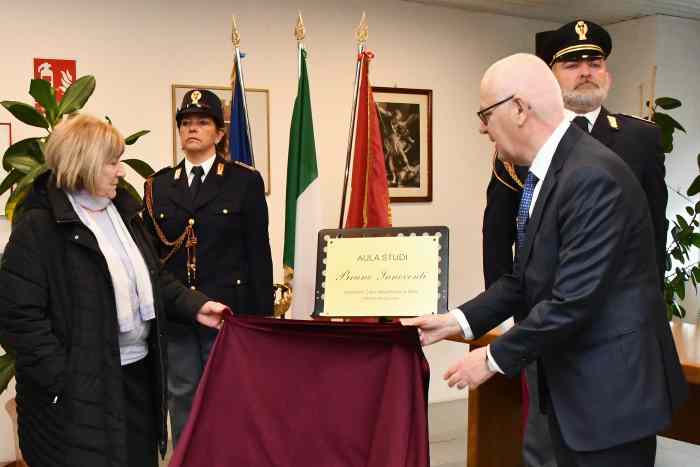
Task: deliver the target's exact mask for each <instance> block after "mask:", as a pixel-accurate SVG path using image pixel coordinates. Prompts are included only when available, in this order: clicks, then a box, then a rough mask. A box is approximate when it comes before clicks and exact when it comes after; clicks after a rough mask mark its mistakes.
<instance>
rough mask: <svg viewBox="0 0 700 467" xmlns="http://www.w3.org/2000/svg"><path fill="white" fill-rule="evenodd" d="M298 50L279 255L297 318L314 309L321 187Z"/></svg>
mask: <svg viewBox="0 0 700 467" xmlns="http://www.w3.org/2000/svg"><path fill="white" fill-rule="evenodd" d="M299 53H300V54H301V55H300V57H299V59H300V65H301V66H300V73H299V87H298V89H297V98H296V100H295V101H294V112H293V114H292V126H291V130H290V134H289V157H288V161H287V198H286V208H285V219H284V255H283V261H284V272H285V282H290V283H291V285H292V287H293V299H292V306H291V309H290V314H291V317H292V318H297V319H298V318H304V317H308V316H309V315H311V313H312V312H313V310H314V290H315V280H316V245H317V236H318V231H319V230H320V229H321V190H320V185H319V183H320V182H319V179H318V165H317V164H316V144H315V142H314V124H313V119H312V117H311V96H310V94H309V77H308V74H307V70H306V50H304V49H303V48H300V50H299Z"/></svg>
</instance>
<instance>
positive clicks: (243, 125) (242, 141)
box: [228, 64, 255, 166]
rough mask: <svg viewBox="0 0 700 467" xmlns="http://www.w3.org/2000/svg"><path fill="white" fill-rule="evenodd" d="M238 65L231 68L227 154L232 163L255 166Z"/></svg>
mask: <svg viewBox="0 0 700 467" xmlns="http://www.w3.org/2000/svg"><path fill="white" fill-rule="evenodd" d="M240 70H241V68H240V65H239V66H235V64H234V68H233V79H232V80H231V81H232V83H231V86H232V87H233V93H232V94H233V99H232V101H231V125H230V127H229V133H228V153H229V155H230V156H231V160H232V161H240V162H243V163H244V164H248V165H252V166H255V160H253V151H252V148H251V147H250V141H249V140H248V119H247V118H246V117H247V116H246V111H247V109H246V108H245V106H244V105H243V86H242V84H241V81H242V80H241V73H240Z"/></svg>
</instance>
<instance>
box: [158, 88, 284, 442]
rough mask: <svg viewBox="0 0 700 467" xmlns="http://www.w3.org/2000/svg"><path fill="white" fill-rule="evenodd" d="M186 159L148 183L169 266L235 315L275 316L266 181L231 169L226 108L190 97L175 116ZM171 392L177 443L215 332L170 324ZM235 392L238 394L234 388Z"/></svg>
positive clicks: (235, 166)
mask: <svg viewBox="0 0 700 467" xmlns="http://www.w3.org/2000/svg"><path fill="white" fill-rule="evenodd" d="M175 119H176V121H177V126H178V130H179V135H180V144H181V146H182V149H183V151H184V153H185V159H184V160H183V161H181V162H180V163H179V164H178V165H177V166H175V167H167V168H165V169H163V170H160V171H159V172H157V173H156V174H154V175H153V177H152V178H150V179H149V180H147V181H146V186H145V190H144V192H145V199H146V207H147V215H146V218H147V220H148V221H149V225H150V226H151V228H152V230H153V232H154V234H155V235H156V237H157V238H158V246H159V249H160V255H161V259H162V260H163V261H164V263H165V267H166V268H167V269H168V270H169V271H170V272H171V273H173V274H174V275H175V276H176V277H177V278H178V279H179V280H180V281H182V282H183V283H184V284H186V285H188V286H190V287H191V288H193V289H198V290H201V291H202V292H204V293H205V294H206V295H207V296H209V297H211V298H212V300H218V301H220V302H222V303H225V304H226V305H228V306H230V307H231V309H232V310H233V312H234V313H235V314H252V315H272V307H273V296H272V257H271V254H270V241H269V236H268V213H267V203H266V201H265V190H264V186H263V181H262V178H261V177H260V174H259V173H258V172H257V171H256V170H255V169H254V168H252V167H249V166H247V165H245V164H242V163H240V162H233V163H232V162H229V161H228V160H226V159H224V157H223V156H222V155H221V153H219V154H217V145H218V144H220V143H221V142H222V139H223V138H224V134H225V132H224V128H225V126H224V117H223V112H222V107H221V101H220V100H219V98H218V97H217V96H216V95H215V94H214V93H212V92H211V91H208V90H205V89H194V90H191V91H189V92H187V93H186V94H185V96H184V98H183V100H182V106H181V108H180V109H179V110H178V111H177V114H176V116H175ZM168 330H169V333H170V335H169V345H168V358H169V361H170V369H169V372H168V390H169V398H170V417H171V425H172V429H173V440H177V439H178V438H179V436H180V433H181V432H182V429H183V427H184V425H185V422H186V421H187V416H188V414H189V411H190V408H191V406H192V399H193V397H194V393H195V391H196V389H197V384H198V382H199V379H200V377H201V375H202V372H203V370H204V366H205V364H206V361H207V357H208V355H209V351H210V349H211V346H212V344H213V342H214V338H215V337H216V332H215V331H214V332H211V331H210V330H209V329H207V328H204V327H203V326H199V325H195V326H192V325H182V324H179V323H172V322H171V323H168ZM232 391H235V388H232Z"/></svg>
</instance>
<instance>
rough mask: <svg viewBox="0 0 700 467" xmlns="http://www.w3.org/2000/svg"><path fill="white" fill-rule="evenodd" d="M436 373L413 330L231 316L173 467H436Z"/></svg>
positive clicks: (214, 353) (220, 335)
mask: <svg viewBox="0 0 700 467" xmlns="http://www.w3.org/2000/svg"><path fill="white" fill-rule="evenodd" d="M171 364H174V365H176V364H177V362H171ZM429 374H430V371H429V368H428V364H427V361H426V359H425V357H424V355H423V351H422V349H421V347H420V343H419V341H418V335H417V333H416V330H415V328H408V327H403V326H400V325H394V324H369V323H361V324H354V323H332V322H317V321H296V320H275V319H266V318H254V317H235V318H232V317H229V318H227V319H226V321H225V322H224V325H223V328H222V329H221V331H220V333H219V336H218V337H217V339H216V342H215V344H214V348H213V350H212V353H211V355H210V357H209V361H208V363H207V367H206V369H205V371H204V376H203V377H202V380H201V382H200V384H199V388H198V390H197V395H196V396H195V401H194V405H193V407H192V411H191V413H190V417H189V420H188V422H187V425H186V426H185V430H184V432H183V434H182V436H181V438H180V440H179V442H178V445H177V449H176V451H175V453H174V455H173V460H172V461H171V463H170V466H171V467H180V466H182V467H185V466H186V467H210V466H246V467H247V466H255V467H267V466H270V467H272V466H275V467H399V466H401V467H428V466H429V454H428V421H427V402H428V380H429Z"/></svg>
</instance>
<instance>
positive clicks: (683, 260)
mask: <svg viewBox="0 0 700 467" xmlns="http://www.w3.org/2000/svg"><path fill="white" fill-rule="evenodd" d="M681 105H682V104H681V101H679V100H678V99H674V98H672V97H659V98H658V99H656V100H655V101H654V105H653V107H652V108H651V110H652V114H651V120H652V121H654V122H655V123H656V124H657V125H658V126H659V128H660V130H661V144H662V147H663V151H664V153H665V154H670V153H671V152H672V151H673V135H674V133H675V132H676V131H682V132H683V133H685V132H686V131H685V128H683V126H682V125H681V124H680V123H678V122H677V121H676V120H675V119H674V118H673V117H671V116H670V115H669V114H667V113H665V112H661V111H659V110H658V109H662V110H672V109H676V108H678V107H680V106H681ZM697 163H698V169H699V171H700V154H698V156H697ZM668 188H669V190H671V191H673V192H674V193H676V194H677V195H678V196H680V197H681V198H683V199H684V200H686V201H687V202H688V204H687V205H686V207H685V212H684V213H681V214H677V215H676V216H675V218H673V219H669V226H670V227H671V229H670V233H671V240H670V243H669V245H668V247H667V248H666V275H665V277H664V299H665V302H666V315H667V317H668V319H669V320H671V319H672V318H673V317H674V316H677V317H679V318H684V317H685V315H686V310H685V308H684V307H683V305H682V304H681V302H682V301H683V300H684V299H685V292H686V291H685V289H686V284H687V283H688V282H690V283H691V284H693V287H694V289H695V291H696V292H697V287H698V283H699V282H700V264H699V263H698V262H697V261H691V258H690V253H691V252H692V251H693V250H694V249H696V248H700V228H699V227H700V202H694V201H693V200H692V199H691V197H692V196H695V195H697V194H698V193H700V173H699V174H698V175H696V176H695V178H694V179H693V181H692V182H691V183H690V186H689V187H688V189H687V190H686V192H685V193H681V192H679V191H678V190H676V189H675V188H673V187H670V186H669V187H668ZM674 262H675V264H674Z"/></svg>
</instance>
